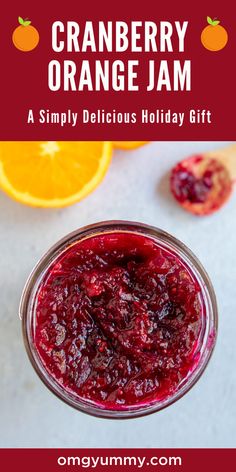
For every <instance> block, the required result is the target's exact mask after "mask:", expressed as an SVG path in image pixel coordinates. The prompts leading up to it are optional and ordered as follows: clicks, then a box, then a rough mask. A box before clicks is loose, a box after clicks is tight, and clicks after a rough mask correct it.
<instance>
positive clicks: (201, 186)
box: [171, 155, 232, 215]
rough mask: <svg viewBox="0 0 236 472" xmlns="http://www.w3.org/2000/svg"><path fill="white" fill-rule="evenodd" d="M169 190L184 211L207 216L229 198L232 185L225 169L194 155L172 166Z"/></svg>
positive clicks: (216, 163) (215, 161)
mask: <svg viewBox="0 0 236 472" xmlns="http://www.w3.org/2000/svg"><path fill="white" fill-rule="evenodd" d="M171 191H172V193H173V195H174V197H175V199H176V200H177V201H178V202H179V203H180V204H181V205H182V206H183V207H184V208H185V209H186V210H189V211H191V212H192V213H196V214H199V215H203V214H210V213H212V212H214V211H216V210H218V209H219V208H220V207H221V206H222V205H223V204H224V203H225V201H226V200H227V199H228V197H229V195H230V193H231V191H232V182H231V179H230V175H229V173H228V171H227V169H226V168H225V167H224V166H223V165H222V164H221V163H220V162H219V161H217V160H216V159H210V158H206V157H203V156H201V155H197V156H191V157H189V158H187V159H185V160H183V161H181V162H179V163H178V164H177V165H176V166H175V167H174V169H173V170H172V173H171Z"/></svg>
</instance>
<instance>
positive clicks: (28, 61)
mask: <svg viewBox="0 0 236 472" xmlns="http://www.w3.org/2000/svg"><path fill="white" fill-rule="evenodd" d="M4 9H5V11H4V21H3V22H2V25H1V33H0V34H1V38H0V39H1V40H0V47H1V57H2V72H1V82H2V84H1V95H2V96H1V123H0V124H1V126H0V140H54V139H55V140H81V139H82V140H84V139H85V140H111V139H112V140H205V139H206V140H216V139H217V140H218V139H221V140H234V139H235V116H234V110H235V108H236V94H235V93H234V92H235V74H234V62H233V58H234V57H235V56H236V32H235V21H234V18H235V12H234V10H235V6H234V4H233V3H232V2H231V3H229V2H228V3H224V2H222V1H221V2H220V1H217V0H215V1H209V2H207V3H206V2H205V1H198V2H196V3H195V4H193V3H192V2H189V1H183V2H181V8H180V5H179V3H178V2H172V3H171V5H170V4H168V2H159V3H158V4H157V2H156V0H147V1H145V2H135V3H134V2H127V1H126V0H120V1H119V7H117V8H115V7H114V4H113V3H111V2H108V1H107V0H104V1H103V2H94V3H93V4H92V5H91V4H86V3H85V4H83V5H81V4H78V2H77V1H75V0H72V1H71V2H70V3H69V7H68V3H67V2H55V1H51V2H48V3H47V8H46V11H45V8H42V5H41V3H40V2H38V3H32V1H27V0H25V1H24V0H22V2H21V3H20V5H19V3H18V2H10V3H9V2H8V3H6V5H5V7H4ZM19 15H20V16H19ZM207 17H208V19H207ZM30 22H31V23H30ZM29 23H30V24H29ZM30 28H31V29H30ZM212 35H213V36H212ZM3 58H4V60H3Z"/></svg>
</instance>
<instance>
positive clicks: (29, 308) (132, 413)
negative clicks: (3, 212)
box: [19, 220, 218, 419]
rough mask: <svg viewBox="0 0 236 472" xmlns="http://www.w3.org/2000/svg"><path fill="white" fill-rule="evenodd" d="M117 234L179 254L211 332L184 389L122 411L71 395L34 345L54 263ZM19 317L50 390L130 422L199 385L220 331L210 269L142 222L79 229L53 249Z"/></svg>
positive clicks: (35, 273)
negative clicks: (37, 305)
mask: <svg viewBox="0 0 236 472" xmlns="http://www.w3.org/2000/svg"><path fill="white" fill-rule="evenodd" d="M114 232H127V233H137V234H141V235H144V236H146V237H150V238H152V239H154V240H155V241H157V242H158V243H159V244H162V245H163V247H166V248H168V249H170V250H171V251H172V253H173V252H174V253H176V254H177V255H178V257H180V258H181V259H182V261H183V262H184V263H185V265H186V266H187V267H189V268H190V269H191V272H192V273H193V274H194V276H195V277H196V278H197V280H198V283H199V284H200V288H201V291H202V294H203V295H204V302H205V306H206V311H207V312H206V319H207V324H206V330H207V331H206V330H205V334H204V342H203V345H202V356H201V362H199V363H198V365H197V366H196V367H195V368H194V369H193V371H192V372H191V373H190V374H189V376H188V377H187V379H185V381H184V384H183V385H182V386H181V385H180V387H179V388H178V389H177V391H175V392H174V393H173V394H172V395H170V396H168V397H167V398H165V399H164V400H157V401H156V402H152V403H151V404H150V405H145V404H144V405H142V404H141V405H140V404H136V405H134V407H133V406H131V407H126V408H125V409H119V410H118V409H116V410H113V409H108V408H106V407H103V406H102V405H101V404H98V405H97V404H96V403H94V402H90V401H89V400H83V399H81V398H80V397H78V396H76V395H73V394H69V393H68V391H67V390H65V389H64V388H63V387H62V386H61V385H59V383H58V382H57V381H56V380H55V379H54V378H53V377H52V376H50V374H49V372H48V371H47V370H46V368H45V367H44V365H43V363H42V359H41V358H40V356H39V354H38V352H37V349H36V347H35V346H34V342H33V336H32V316H33V304H34V302H35V298H36V295H37V289H38V287H39V285H40V283H41V281H42V278H43V277H44V275H45V273H46V272H47V270H48V268H49V267H50V265H51V264H52V262H53V261H55V259H56V258H57V257H58V256H59V255H61V254H62V253H63V252H64V251H66V250H68V248H70V247H72V246H73V245H74V244H76V243H77V242H79V241H82V240H84V239H87V238H90V237H93V236H96V235H100V234H102V233H106V234H107V233H114ZM19 316H20V319H21V320H22V332H23V339H24V344H25V348H26V351H27V354H28V357H29V360H30V362H31V364H32V366H33V368H34V369H35V371H36V373H37V374H38V376H39V377H40V379H41V380H42V381H43V383H44V384H45V385H46V386H47V387H48V388H49V390H51V392H53V393H54V394H55V395H56V396H57V397H58V398H60V399H61V400H63V401H64V402H65V403H67V404H68V405H70V406H72V407H74V408H75V409H77V410H79V411H82V412H84V413H88V414H90V415H92V416H97V417H102V418H111V419H126V418H136V417H140V416H145V415H148V414H151V413H154V412H157V411H159V410H162V409H164V408H166V407H167V406H169V405H171V404H173V403H174V402H176V401H177V400H178V399H180V398H181V397H182V396H183V395H185V394H186V393H187V392H188V391H189V390H190V389H191V388H192V387H193V386H194V385H195V383H196V382H197V381H198V380H199V378H200V377H201V375H202V373H203V372H204V370H205V368H206V366H207V364H208V362H209V360H210V357H211V355H212V352H213V349H214V346H215V342H216V335H217V329H218V310H217V302H216V296H215V292H214V289H213V286H212V283H211V281H210V278H209V276H208V274H207V272H206V270H205V269H204V267H203V266H202V264H201V262H200V261H199V260H198V258H197V257H196V256H195V255H194V253H193V252H192V251H191V250H190V249H189V248H188V247H187V246H186V245H185V244H184V243H182V242H181V241H180V240H178V239H177V238H175V237H174V236H172V235H171V234H169V233H168V232H166V231H163V230H162V229H159V228H156V227H155V226H150V225H147V224H143V223H139V222H133V221H124V220H108V221H102V222H98V223H94V224H90V225H87V226H84V227H82V228H78V229H77V230H75V231H72V232H70V233H69V234H67V235H66V236H64V237H63V238H61V239H60V240H59V241H58V242H56V243H55V244H54V245H53V246H51V248H50V249H49V250H48V251H47V252H46V253H45V254H44V255H43V256H42V257H41V258H40V260H39V261H38V263H37V264H36V265H35V267H34V268H33V270H32V272H31V273H30V275H29V277H28V280H27V281H26V284H25V287H24V289H23V292H22V296H21V300H20V307H19Z"/></svg>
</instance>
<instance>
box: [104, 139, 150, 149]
mask: <svg viewBox="0 0 236 472" xmlns="http://www.w3.org/2000/svg"><path fill="white" fill-rule="evenodd" d="M148 142H149V141H113V146H114V147H115V148H117V149H127V150H128V149H135V148H137V147H139V146H143V145H144V144H147V143H148Z"/></svg>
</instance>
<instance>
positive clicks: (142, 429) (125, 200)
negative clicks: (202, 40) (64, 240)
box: [0, 142, 236, 447]
mask: <svg viewBox="0 0 236 472" xmlns="http://www.w3.org/2000/svg"><path fill="white" fill-rule="evenodd" d="M226 144H227V143H202V142H197V143H196V142H184V143H175V142H172V143H157V142H156V143H151V144H148V145H146V146H145V147H143V148H140V149H136V150H134V151H132V152H125V151H116V152H115V154H114V158H113V162H112V165H111V167H110V169H109V172H108V174H107V176H106V177H105V179H104V181H103V182H102V184H101V185H100V187H99V188H98V189H97V190H96V191H95V192H94V193H93V194H91V195H90V196H89V197H87V198H86V199H85V200H83V201H82V202H80V203H79V204H77V205H74V206H73V207H70V208H66V209H63V210H39V209H32V208H28V207H25V206H22V205H20V204H18V203H15V202H13V201H11V200H10V199H8V198H7V197H6V196H5V195H4V194H2V193H1V194H0V228H1V229H0V248H1V258H0V271H1V272H0V306H1V310H0V316H1V329H0V369H1V388H0V408H1V411H0V417H1V426H0V428H1V430H0V435H1V437H0V446H1V447H63V446H64V447H102V446H103V447H122V446H124V447H234V446H236V444H235V429H236V428H235V418H236V402H235V383H236V369H235V365H236V350H235V337H236V330H235V329H236V311H235V293H236V290H235V280H236V277H235V276H236V254H235V244H236V239H235V231H236V219H235V214H236V213H235V210H236V195H234V196H233V197H232V198H231V200H230V201H229V202H228V203H227V205H226V206H225V207H224V208H223V209H222V210H221V211H220V212H218V213H216V214H215V215H213V216H210V217H205V218H197V217H194V216H191V215H190V214H188V213H186V212H184V211H183V210H182V209H181V208H179V207H178V206H177V205H176V204H175V202H174V201H173V200H172V197H171V196H170V193H169V190H168V177H167V173H168V171H169V169H170V168H171V166H172V165H173V164H174V163H175V162H176V161H178V160H180V159H182V158H183V157H184V156H188V155H189V154H192V153H196V152H198V151H205V150H207V149H213V148H215V147H220V146H225V145H226ZM104 219H127V220H128V219H130V220H136V221H142V222H145V223H149V224H152V225H156V226H159V227H161V228H163V229H165V230H167V231H169V232H170V233H172V234H174V235H175V236H177V237H178V238H179V239H181V240H182V241H184V242H185V243H186V244H187V245H188V246H189V247H190V248H191V249H192V250H193V251H194V252H195V253H196V255H197V256H198V257H199V258H200V260H201V261H202V263H203V265H204V266H205V268H206V269H207V271H208V272H209V275H210V277H211V279H212V281H213V284H214V286H215V290H216V294H217V297H218V303H219V313H220V326H219V337H218V342H217V347H216V350H215V352H214V355H213V358H212V360H211V362H210V364H209V366H208V368H207V370H206V372H205V374H204V375H203V377H202V378H201V379H200V381H199V382H198V384H197V385H196V386H195V387H194V388H193V389H192V390H191V391H190V392H189V393H188V394H187V395H186V396H185V397H184V398H182V399H181V400H179V401H178V402H177V403H176V404H174V405H172V406H171V407H169V408H168V409H166V410H164V411H162V412H159V413H157V414H154V415H151V416H148V417H146V418H141V419H135V420H128V421H110V420H101V419H96V418H92V417H89V416H86V415H84V414H82V413H78V412H77V411H75V410H73V409H72V408H70V407H68V406H67V405H65V404H63V402H61V401H60V400H58V399H57V398H56V397H54V396H53V395H52V394H51V393H50V392H49V391H48V390H47V389H46V387H44V385H43V384H42V383H41V381H40V380H39V379H38V378H37V376H36V374H35V373H34V371H33V369H32V367H31V365H30V363H29V361H28V359H27V356H26V353H25V350H24V346H23V342H22V336H21V323H20V320H19V318H18V304H19V298H20V294H21V291H22V288H23V285H24V282H25V279H26V277H27V276H28V274H29V271H30V270H31V269H32V267H33V265H34V264H35V262H36V261H37V259H38V258H39V257H40V256H41V255H42V254H43V253H44V252H45V250H46V249H48V248H49V247H50V246H51V245H52V244H53V243H54V242H56V241H57V240H58V239H59V238H61V237H62V236H63V235H65V234H66V233H68V232H69V231H72V230H74V229H76V228H77V227H80V226H83V225H85V224H88V223H93V222H95V221H99V220H104Z"/></svg>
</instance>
